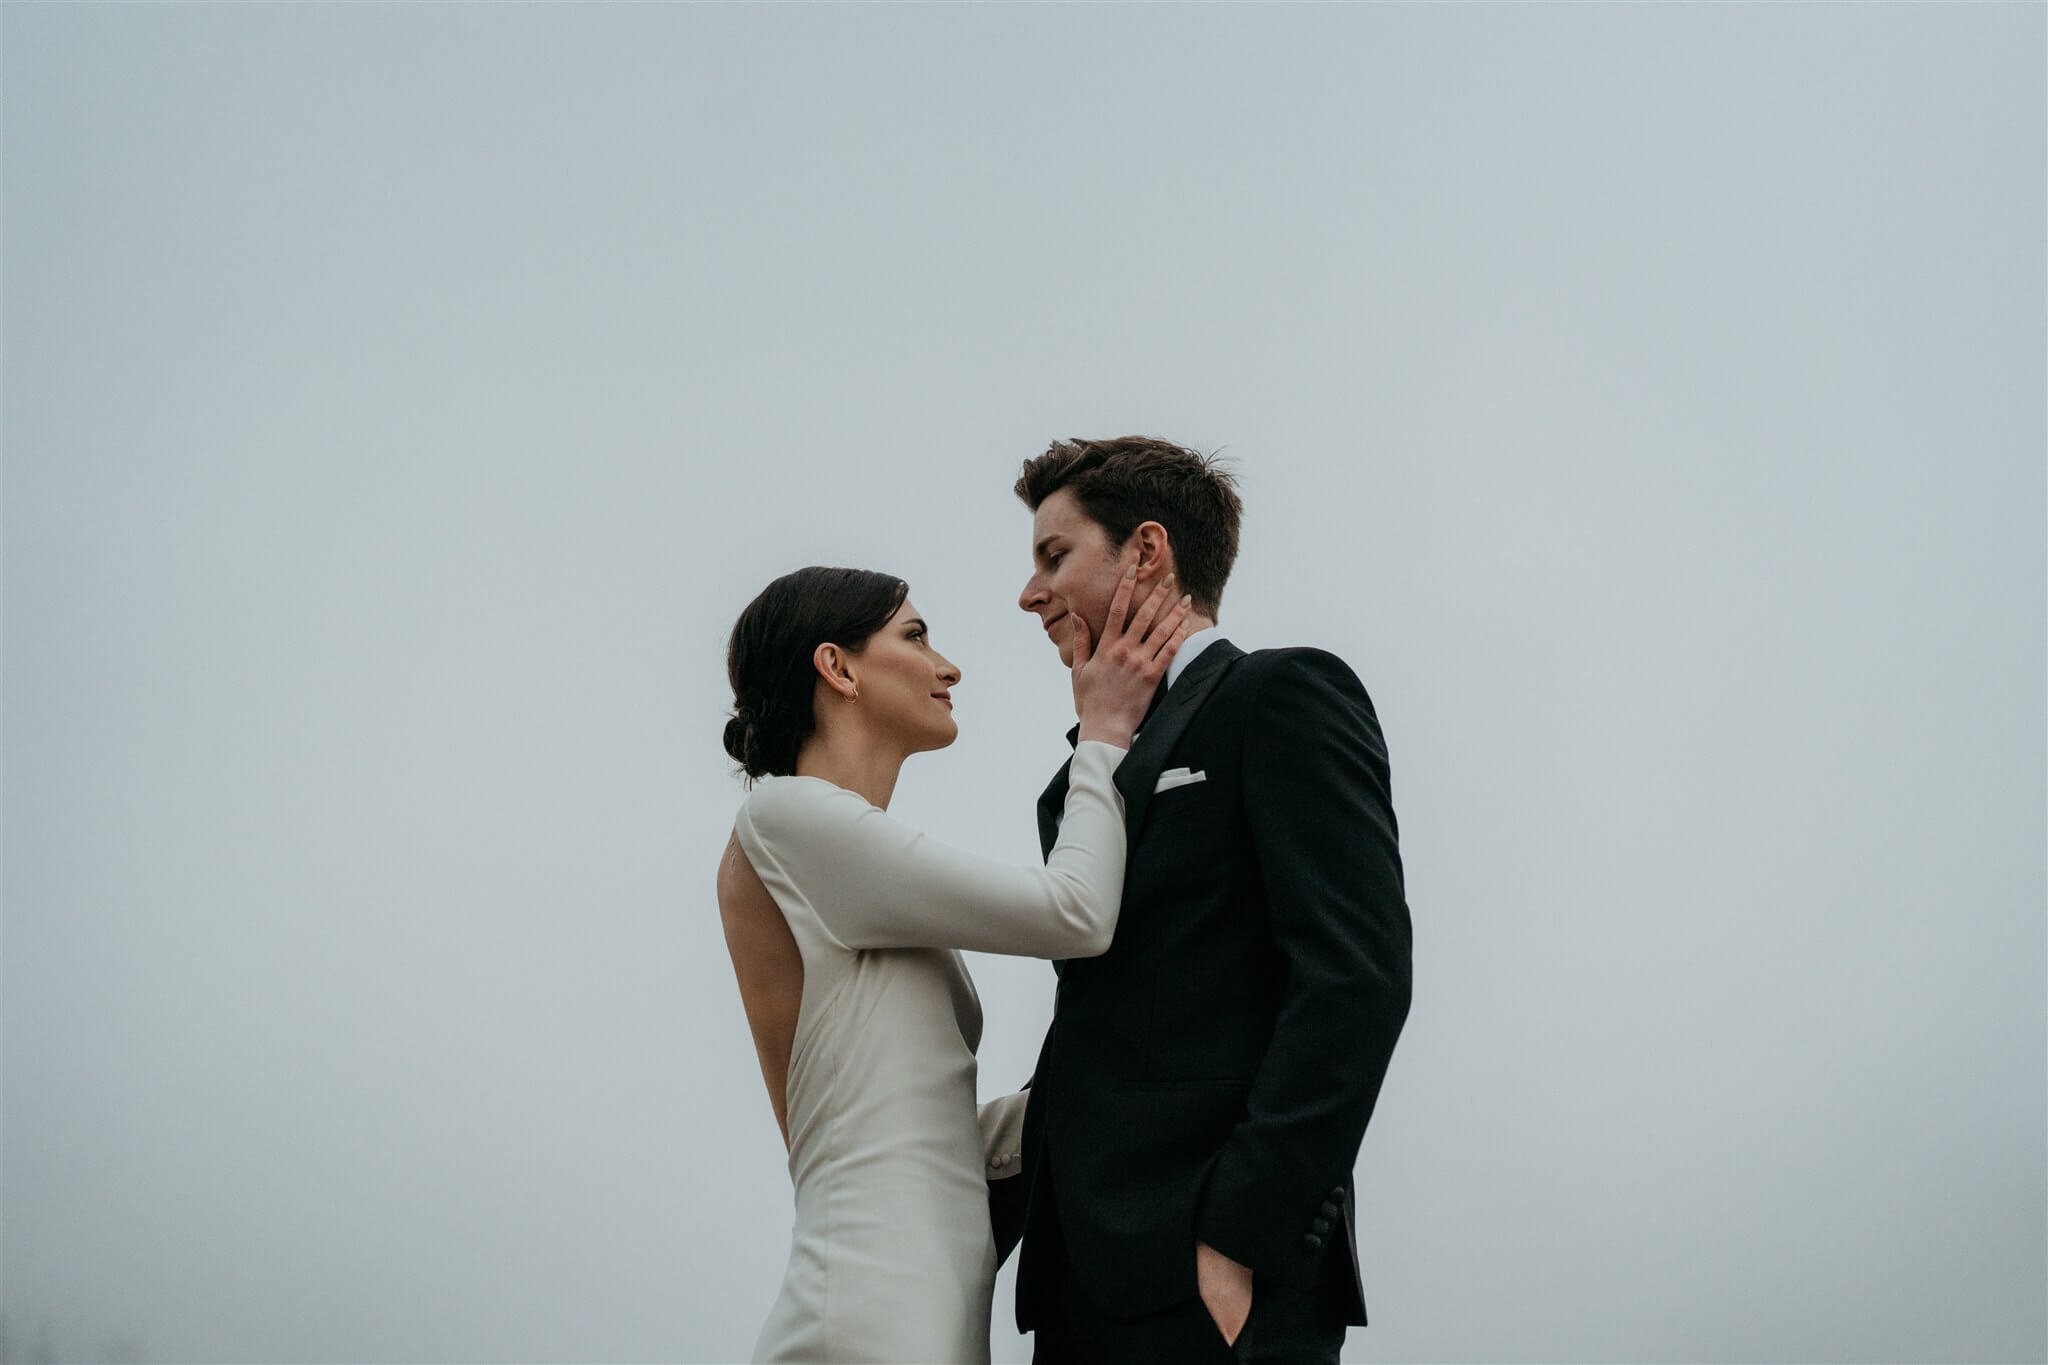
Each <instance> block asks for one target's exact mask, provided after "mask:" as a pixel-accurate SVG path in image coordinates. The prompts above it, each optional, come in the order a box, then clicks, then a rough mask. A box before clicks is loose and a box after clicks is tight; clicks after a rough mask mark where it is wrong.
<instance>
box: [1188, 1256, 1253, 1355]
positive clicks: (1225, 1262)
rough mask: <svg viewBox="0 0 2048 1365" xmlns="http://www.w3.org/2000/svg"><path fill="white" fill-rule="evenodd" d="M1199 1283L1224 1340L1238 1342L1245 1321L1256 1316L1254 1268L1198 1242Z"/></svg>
mask: <svg viewBox="0 0 2048 1365" xmlns="http://www.w3.org/2000/svg"><path fill="white" fill-rule="evenodd" d="M1195 1285H1196V1287H1197V1288H1198V1289H1200V1290H1201V1293H1202V1306H1203V1307H1205V1308H1207V1309H1208V1310H1209V1316H1210V1317H1211V1318H1212V1319H1214V1321H1215V1323H1216V1330H1217V1331H1219V1332H1221V1333H1222V1334H1223V1340H1224V1341H1226V1342H1227V1343H1229V1344H1230V1345H1232V1346H1235V1345H1237V1334H1238V1333H1239V1332H1242V1331H1243V1330H1244V1320H1245V1319H1246V1318H1248V1317H1250V1316H1251V1315H1252V1268H1251V1267H1250V1266H1248V1265H1239V1264H1238V1263H1237V1262H1236V1261H1233V1260H1231V1259H1230V1258H1229V1257H1228V1256H1225V1255H1224V1254H1223V1253H1222V1252H1220V1251H1218V1250H1217V1249H1216V1248H1215V1247H1212V1246H1210V1245H1209V1244H1208V1243H1207V1242H1197V1243H1195Z"/></svg>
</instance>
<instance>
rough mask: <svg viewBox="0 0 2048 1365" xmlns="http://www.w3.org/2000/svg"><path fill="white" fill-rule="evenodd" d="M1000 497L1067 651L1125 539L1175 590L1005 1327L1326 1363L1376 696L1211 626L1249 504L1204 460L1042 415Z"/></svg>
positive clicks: (1056, 1039)
mask: <svg viewBox="0 0 2048 1365" xmlns="http://www.w3.org/2000/svg"><path fill="white" fill-rule="evenodd" d="M1016 493H1017V496H1018V497H1019V498H1021V499H1022V500H1023V501H1024V503H1025V505H1026V506H1028V507H1029V508H1030V509H1031V510H1032V514H1033V517H1032V546H1031V558H1032V573H1031V578H1030V580H1029V581H1028V582H1027V583H1026V584H1025V585H1024V591H1023V593H1022V594H1021V595H1020V596H1019V597H1018V605H1019V606H1021V607H1022V608H1023V609H1024V610H1026V611H1028V612H1032V613H1033V614H1035V615H1036V616H1038V618H1039V619H1040V621H1041V623H1042V624H1043V626H1044V628H1045V632H1046V634H1047V636H1048V637H1049V638H1050V639H1051V641H1052V643H1053V644H1054V645H1056V646H1057V647H1058V649H1059V652H1060V659H1061V661H1062V662H1064V663H1067V664H1068V665H1070V666H1071V664H1072V662H1073V652H1072V633H1073V630H1074V622H1075V621H1077V620H1078V621H1083V622H1086V623H1087V627H1088V629H1089V632H1090V638H1091V640H1100V639H1101V638H1102V637H1103V623H1104V620H1105V618H1106V617H1107V615H1108V611H1109V602H1110V598H1111V596H1112V595H1113V594H1114V592H1115V591H1116V587H1117V583H1118V580H1119V579H1120V578H1121V576H1122V575H1123V573H1124V571H1125V569H1126V568H1127V567H1128V566H1130V565H1131V564H1134V563H1135V564H1136V565H1137V568H1138V583H1137V588H1138V591H1137V592H1136V593H1135V594H1134V595H1133V597H1132V599H1131V600H1133V601H1142V600H1144V597H1145V590H1146V589H1147V588H1149V587H1150V586H1151V585H1152V584H1153V583H1155V582H1157V581H1159V580H1160V579H1162V578H1164V577H1166V576H1168V575H1177V576H1178V579H1179V587H1178V590H1179V591H1184V592H1187V593H1189V594H1191V595H1192V596H1193V598H1194V615H1193V616H1192V617H1191V618H1190V621H1189V624H1190V628H1191V632H1192V633H1191V634H1190V635H1189V637H1188V639H1187V641H1186V643H1185V644H1183V645H1182V647H1181V650H1180V654H1179V656H1178V657H1177V658H1176V659H1175V660H1174V662H1173V665H1172V668H1171V670H1170V671H1169V672H1168V674H1167V678H1166V682H1165V684H1164V685H1163V686H1162V687H1161V689H1160V692H1159V695H1158V697H1157V698H1155V700H1154V701H1153V710H1152V711H1151V713H1150V714H1149V715H1148V716H1147V717H1146V720H1145V723H1144V726H1143V727H1142V728H1141V730H1140V731H1139V733H1138V737H1137V739H1136V740H1135V742H1134V743H1133V744H1132V747H1131V752H1130V754H1129V756H1128V757H1127V758H1125V759H1124V761H1123V764H1122V766H1121V767H1120V768H1119V769H1118V771H1117V775H1116V784H1117V786H1118V788H1119V789H1120V790H1121V791H1122V792H1123V797H1124V806H1125V822H1126V828H1127V830H1128V835H1129V841H1130V843H1129V857H1128V864H1127V869H1126V872H1125V879H1124V897H1123V910H1122V914H1121V917H1120V919H1119V920H1118V923H1117V929H1116V938H1115V941H1114V943H1113V944H1112V945H1111V947H1110V949H1109V951H1108V952H1107V953H1105V954H1104V955H1103V956H1101V957H1097V958H1087V959H1076V960H1073V961H1069V962H1064V963H1056V964H1055V969H1056V970H1058V971H1059V974H1060V979H1059V990H1058V995H1057V997H1056V1004H1055V1007H1054V1013H1053V1021H1052V1027H1051V1029H1050V1030H1049V1031H1048V1032H1047V1034H1046V1038H1045V1045H1044V1047H1043V1049H1042V1050H1041V1052H1040V1054H1039V1059H1038V1069H1037V1071H1036V1073H1035V1074H1034V1075H1033V1078H1032V1082H1031V1086H1030V1099H1029V1102H1028V1107H1027V1109H1026V1113H1025V1120H1024V1131H1023V1171H1022V1173H1021V1178H1018V1179H1013V1180H1006V1181H1003V1182H1001V1183H1000V1184H999V1185H998V1186H996V1187H995V1188H996V1189H997V1190H998V1193H997V1195H996V1199H997V1202H998V1205H999V1208H998V1226H999V1241H1000V1242H1001V1243H1002V1244H1003V1245H1004V1249H1005V1250H1007V1245H1008V1237H1014V1236H1015V1235H1016V1233H1015V1228H1014V1224H1015V1223H1016V1222H1018V1221H1021V1224H1022V1228H1023V1232H1022V1235H1023V1242H1024V1249H1023V1259H1022V1262H1021V1264H1020V1266H1019V1269H1018V1277H1017V1325H1018V1327H1019V1329H1020V1330H1027V1331H1033V1332H1035V1333H1036V1342H1035V1347H1034V1354H1033V1359H1034V1360H1035V1361H1038V1362H1062V1363H1064V1362H1082V1361H1086V1362H1096V1361H1100V1362H1105V1363H1107V1362H1116V1363H1117V1365H1138V1363H1140V1362H1154V1361H1157V1362H1175V1363H1176V1365H1178V1363H1179V1362H1200V1361H1218V1362H1222V1361H1250V1360H1258V1361H1288V1362H1297V1361H1299V1362H1309V1361H1315V1362H1325V1361H1327V1362H1334V1361H1336V1359H1337V1354H1338V1351H1339V1349H1340V1348H1341V1347H1342V1345H1343V1342H1344V1331H1345V1327H1346V1325H1347V1324H1349V1323H1360V1324H1362V1323H1364V1322H1365V1300H1364V1293H1363V1289H1362V1287H1361V1285H1360V1281H1359V1274H1358V1252H1357V1246H1356V1242H1355V1238H1354V1232H1353V1228H1354V1219H1355V1210H1354V1207H1353V1199H1352V1182H1351V1168H1352V1164H1353V1162H1354V1161H1355V1160H1356V1158H1357V1156H1358V1148H1359V1143H1360V1141H1361V1139H1362V1138H1363V1136H1364V1133H1365V1126H1366V1121H1367V1120H1368V1119H1370V1118H1371V1117H1372V1111H1373V1103H1374V1101H1375V1100H1376V1099H1377V1098H1378V1096H1379V1090H1380V1081H1381V1078H1382V1077H1383V1076H1384V1075H1385V1074H1386V1069H1387V1061H1388V1059H1389V1057H1391V1056H1392V1054H1393V1050H1394V1040H1395V1039H1396V1038H1397V1037H1398V1036H1399V1034H1400V1032H1401V1025H1402V1022H1403V1020H1404V1019H1405V1018H1406V1017H1407V1013H1408V990H1409V941H1410V940H1409V924H1408V907H1407V905H1406V903H1405V901H1404V899H1403V895H1402V884H1401V859H1400V853H1399V850H1398V848H1397V846H1396V836H1395V824H1394V810H1393V805H1392V802H1391V799H1390V796H1389V789H1388V777H1387V754H1386V746H1385V743H1384V741H1383V740H1382V739H1381V736H1380V727H1379V721H1378V719H1377V717H1376V716H1375V715H1374V712H1373V706H1372V702H1371V700H1370V699H1369V698H1367V696H1366V694H1365V689H1364V688H1363V687H1361V686H1360V685H1359V682H1358V679H1357V678H1356V677H1355V676H1354V675H1353V674H1352V672H1351V670H1350V669H1349V668H1347V667H1346V666H1345V665H1344V663H1343V661H1342V660H1340V659H1338V658H1336V657H1335V656H1334V655H1331V654H1328V653H1325V652H1323V651H1321V650H1317V649H1280V650H1259V651H1256V652H1254V653H1250V654H1247V653H1246V652H1244V651H1243V650H1241V649H1239V648H1237V647H1236V646H1235V645H1233V644H1231V643H1230V642H1229V641H1228V640H1226V639H1224V638H1223V637H1222V636H1221V634H1219V633H1218V631H1217V629H1216V626H1215V621H1216V614H1217V608H1218V605H1219V603H1220V602H1221V600H1222V596H1223V585H1224V582H1225V580H1226V579H1228V577H1229V576H1230V568H1231V564H1232V562H1233V561H1234V560H1235V558H1236V556H1237V532H1238V519H1239V514H1240V505H1239V502H1238V497H1237V493H1236V491H1235V489H1234V488H1233V486H1232V481H1231V478H1230V476H1229V475H1228V474H1227V473H1225V472H1224V471H1223V470H1221V469H1220V468H1218V467H1217V466H1216V465H1215V464H1214V463H1213V462H1212V461H1210V460H1208V459H1205V458H1204V457H1202V456H1201V455H1198V454H1196V453H1195V452H1193V451H1190V450H1186V449H1183V448H1181V447H1179V446H1175V445H1171V444H1169V443H1167V442H1165V441H1159V440H1154V439H1151V438H1148V437H1124V438H1121V439H1117V440H1107V441H1083V440H1074V441H1062V442H1058V443H1056V444H1054V445H1053V446H1052V447H1051V448H1050V449H1048V450H1047V451H1046V452H1045V453H1044V454H1043V455H1040V456H1038V457H1037V458H1035V459H1032V460H1029V461H1027V462H1026V463H1025V465H1024V471H1023V475H1022V477H1020V478H1019V479H1018V480H1017V485H1016ZM1068 738H1069V739H1071V738H1072V736H1071V735H1069V736H1068ZM1066 790H1067V773H1066V770H1065V769H1064V768H1063V769H1062V770H1061V771H1060V773H1059V774H1058V775H1057V776H1056V777H1054V778H1053V781H1052V784H1051V785H1050V786H1049V787H1047V788H1046V790H1045V794H1044V795H1043V796H1042V797H1040V798H1039V802H1038V828H1039V838H1040V841H1041V843H1042V844H1043V846H1044V847H1045V848H1046V849H1047V850H1050V849H1051V848H1052V845H1053V839H1054V837H1055V835H1056V833H1057V831H1058V826H1059V818H1060V813H1061V811H1062V809H1063V807H1064V804H1065V798H1066ZM1005 1187H1007V1188H1005ZM1005 1203H1011V1204H1021V1205H1022V1207H1021V1209H1020V1210H1019V1209H1011V1210H1007V1211H1006V1210H1004V1209H1003V1208H1001V1207H1000V1206H1001V1205H1003V1204H1005ZM1006 1212H1007V1214H1008V1217H1007V1218H1006V1217H1005V1216H1004V1215H1005V1213H1006ZM1005 1221H1009V1222H1011V1223H1012V1224H1013V1226H1012V1228H1010V1229H1009V1230H1008V1231H1007V1236H1006V1235H1005V1233H1004V1231H1003V1230H1002V1229H1001V1224H1002V1223H1003V1222H1005Z"/></svg>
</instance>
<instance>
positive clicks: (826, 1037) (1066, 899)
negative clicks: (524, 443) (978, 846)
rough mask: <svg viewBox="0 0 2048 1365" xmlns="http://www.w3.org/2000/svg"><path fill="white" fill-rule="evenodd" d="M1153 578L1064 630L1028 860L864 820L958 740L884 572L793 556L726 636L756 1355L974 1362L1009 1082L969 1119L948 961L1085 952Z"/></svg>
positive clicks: (965, 1046) (1170, 624)
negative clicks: (765, 1295) (1138, 594)
mask: <svg viewBox="0 0 2048 1365" xmlns="http://www.w3.org/2000/svg"><path fill="white" fill-rule="evenodd" d="M1170 586H1171V585H1170V583H1162V584H1161V585H1160V586H1159V588H1157V589H1155V590H1154V591H1153V593H1152V594H1151V595H1150V597H1149V598H1148V599H1147V600H1146V601H1145V602H1144V604H1143V605H1142V606H1140V607H1138V609H1137V611H1136V612H1135V614H1131V613H1130V608H1131V598H1132V596H1133V592H1134V579H1133V578H1132V577H1131V576H1129V575H1127V576H1126V577H1125V579H1124V581H1123V583H1122V585H1121V586H1120V587H1119V588H1118V590H1117V593H1116V596H1115V598H1114V599H1113V600H1112V602H1111V605H1110V612H1109V623H1108V624H1107V625H1106V626H1105V627H1104V638H1103V639H1101V640H1100V641H1090V640H1089V639H1087V627H1086V626H1085V625H1084V624H1083V623H1082V622H1081V620H1080V618H1079V617H1078V616H1077V617H1074V618H1073V620H1074V629H1075V631H1076V640H1075V651H1074V703H1075V707H1076V709H1077V710H1078V712H1079V713H1080V719H1081V726H1080V735H1079V739H1078V741H1077V742H1076V744H1075V749H1074V763H1073V778H1072V785H1071V786H1070V787H1069V789H1068V793H1067V805H1066V814H1065V818H1064V820H1063V821H1062V823H1061V825H1060V836H1059V842H1058V844H1057V845H1056V846H1055V847H1054V848H1053V850H1052V853H1051V854H1050V855H1049V856H1048V857H1047V859H1046V861H1045V865H1044V866H1043V867H1038V866H1027V867H1012V866H1009V865H1006V864H1003V863H999V862H994V861H990V860H988V859H984V858H978V857H975V856H973V855H971V854H967V853H963V852H959V851H957V850H954V849H951V848H946V847H943V846H941V845H939V844H937V843H934V842H933V841H932V840H930V839H927V838H925V837H924V836H923V835H922V834H920V833H918V832H917V831H916V830H914V829H911V828H909V827H907V826H906V825H904V824H902V823H901V822H900V821H898V820H896V819H894V818H892V817H891V816H889V815H888V814H887V810H888V805H889V797H890V795H891V794H892V793H893V792H894V790H895V787H896V778H897V775H898V774H899V772H900V771H901V769H902V766H903V760H904V759H906V758H908V757H909V756H910V755H911V754H914V753H922V752H924V751H926V750H930V749H942V748H944V747H945V746H946V745H948V744H951V743H952V742H953V739H954V737H955V735H956V734H957V733H958V727H957V726H956V725H955V724H954V721H953V714H952V712H953V703H952V700H951V697H950V695H949V693H950V690H951V689H952V687H953V686H955V685H956V684H957V683H958V682H959V681H960V670H959V669H957V668H955V667H954V666H953V665H952V664H951V663H949V662H947V660H946V658H945V657H944V656H943V655H941V654H940V653H939V652H938V651H937V650H936V649H934V648H933V647H932V643H931V637H930V631H929V629H928V628H927V627H926V625H925V622H924V621H923V620H922V619H920V618H919V616H918V615H917V613H916V611H915V609H913V608H912V606H911V605H910V602H909V600H908V589H907V587H906V586H905V584H904V583H903V581H902V580H901V579H897V578H893V577H890V576H889V575H887V574H880V573H871V572H868V571H865V570H860V569H826V568H809V569H799V570H797V571H796V572H795V573H791V574H786V575H784V576H783V577H781V578H778V579H776V580H775V581H774V582H773V583H770V584H769V585H768V587H767V588H766V589H764V590H763V591H762V593H761V595H760V596H759V597H756V598H755V599H754V601H753V602H752V603H751V604H750V605H749V606H748V607H747V609H746V610H745V611H744V612H742V613H741V614H740V619H739V622H738V624H737V625H735V626H734V627H733V632H732V640H731V644H730V646H729V648H728V651H727V659H726V664H727V672H728V673H729V675H730V677H731V681H732V689H733V703H734V712H735V714H734V716H733V718H732V720H731V721H730V722H729V723H728V724H727V725H726V729H725V747H726V750H727V752H728V753H730V754H731V755H732V756H733V758H734V759H736V760H737V761H738V762H739V764H740V766H741V767H742V768H744V769H745V771H746V774H747V776H748V777H750V778H754V779H757V781H756V782H755V783H754V786H753V790H752V791H751V792H750V793H749V795H748V796H747V798H746V801H745V802H744V804H742V805H741V807H740V810H739V815H738V817H737V819H736V820H735V821H734V825H733V835H732V840H731V842H730V843H729V844H728V845H727V847H726V852H725V857H724V860H723V862H722V863H721V865H720V867H719V872H718V905H719V913H720V916H721V918H722V919H723V921H724V926H725V935H726V945H727V948H728V949H729V950H730V952H731V954H732V961H733V970H734V972H735V974H736V975H737V977H738V980H739V988H740V998H741V1001H742V1002H743V1004H744V1005H745V1008H746V1013H747V1022H748V1025H749V1027H750V1028H751V1029H752V1032H753V1036H754V1046H755V1050H756V1051H757V1052H758V1054H759V1056H760V1062H761V1073H762V1077H763V1079H764V1080H765V1081H766V1082H767V1085H768V1098H769V1102H770V1103H771V1104H772V1105H773V1106H774V1109H775V1119H776V1122H777V1124H778V1125H780V1127H781V1129H782V1135H783V1141H784V1143H785V1144H786V1145H787V1146H788V1148H789V1174H790V1180H791V1182H792V1183H793V1185H794V1187H795V1197H796V1222H795V1226H794V1228H793V1229H792V1231H791V1237H790V1252H789V1265H788V1269H787V1271H786V1272H785V1274H784V1277H783V1281H782V1290H781V1293H780V1294H779V1295H778V1296H777V1298H776V1300H775V1306H774V1308H773V1309H772V1310H771V1311H770V1312H769V1315H768V1321H767V1323H766V1324H765V1325H764V1326H763V1327H762V1329H761V1335H760V1338H759V1340H758V1341H757V1342H756V1344H755V1347H754V1359H755V1360H756V1361H820V1360H832V1361H896V1362H901V1361H963V1362H981V1361H986V1360H987V1359H988V1350H989V1347H988V1329H989V1301H990V1298H991V1296H992V1293H993V1287H994V1281H995V1270H996V1252H995V1246H994V1243H993V1241H992V1239H991V1236H990V1231H989V1212H988V1184H987V1182H988V1181H989V1180H990V1179H999V1178H1001V1177H1002V1176H1003V1175H1005V1174H1009V1173H1014V1167H1015V1159H1014V1157H1013V1156H1012V1155H1011V1154H1013V1153H1015V1152H1016V1151H1017V1150H1018V1148H1019V1144H1018V1141H1017V1135H1018V1130H1019V1129H1020V1128H1021V1126H1022V1123H1023V1104H1022V1103H1021V1101H1022V1099H1023V1096H1022V1095H1016V1096H1010V1097H1006V1098H1005V1099H1003V1100H997V1101H993V1102H991V1103H990V1104H989V1105H986V1106H983V1108H982V1111H981V1112H980V1113H979V1114H977V1111H976V1108H975V1074H974V1049H975V1046H976V1045H977V1044H978V1043H979V1041H980V1038H981V1008H980V1005H979V1003H978V1002H977V1000H976V998H975V994H974V983H973V982H972V980H970V979H969V977H968V975H967V970H966V968H965V966H964V965H963V964H962V962H961V960H960V955H959V952H958V950H959V949H963V948H966V949H972V950H975V951H977V952H984V953H1011V954H1016V955H1019V956H1025V957H1042V958H1071V957H1091V956H1095V955H1097V954H1100V953H1102V952H1105V951H1107V950H1108V948H1109V942H1110V935H1111V932H1112V931H1113V930H1114V928H1115V926H1116V912H1117V905H1118V900H1119V898H1120V896H1121V893H1122V886H1123V871H1124V824H1123V799H1122V797H1121V795H1120V794H1119V793H1118V792H1117V789H1116V787H1115V786H1114V784H1113V783H1112V780H1111V779H1112V777H1113V776H1114V774H1115V772H1116V768H1117V764H1118V763H1119V762H1120V761H1121V760H1122V759H1123V757H1124V753H1125V751H1126V750H1127V749H1128V748H1129V747H1130V743H1131V737H1132V734H1133V733H1134V731H1135V730H1136V728H1137V726H1138V724H1139V723H1140V722H1141V721H1142V719H1143V718H1144V715H1145V711H1146V708H1147V706H1148V705H1149V704H1150V702H1151V700H1152V696H1153V693H1154V691H1155V690H1156V689H1157V687H1158V685H1159V681H1160V679H1161V678H1162V677H1164V676H1165V673H1166V668H1167V665H1168V664H1169V663H1170V662H1171V661H1172V659H1173V655H1174V653H1175V651H1176V650H1178V649H1179V647H1180V643H1181V641H1182V640H1184V639H1185V638H1186V637H1187V628H1186V621H1187V616H1188V612H1189V608H1190V603H1189V600H1188V599H1187V598H1186V597H1182V598H1180V599H1179V600H1178V601H1175V602H1171V603H1169V601H1168V596H1167V595H1168V590H1169V587H1170ZM1127 614H1128V615H1129V620H1128V621H1126V619H1125V618H1126V616H1127ZM1006 1168H1007V1169H1006Z"/></svg>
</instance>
